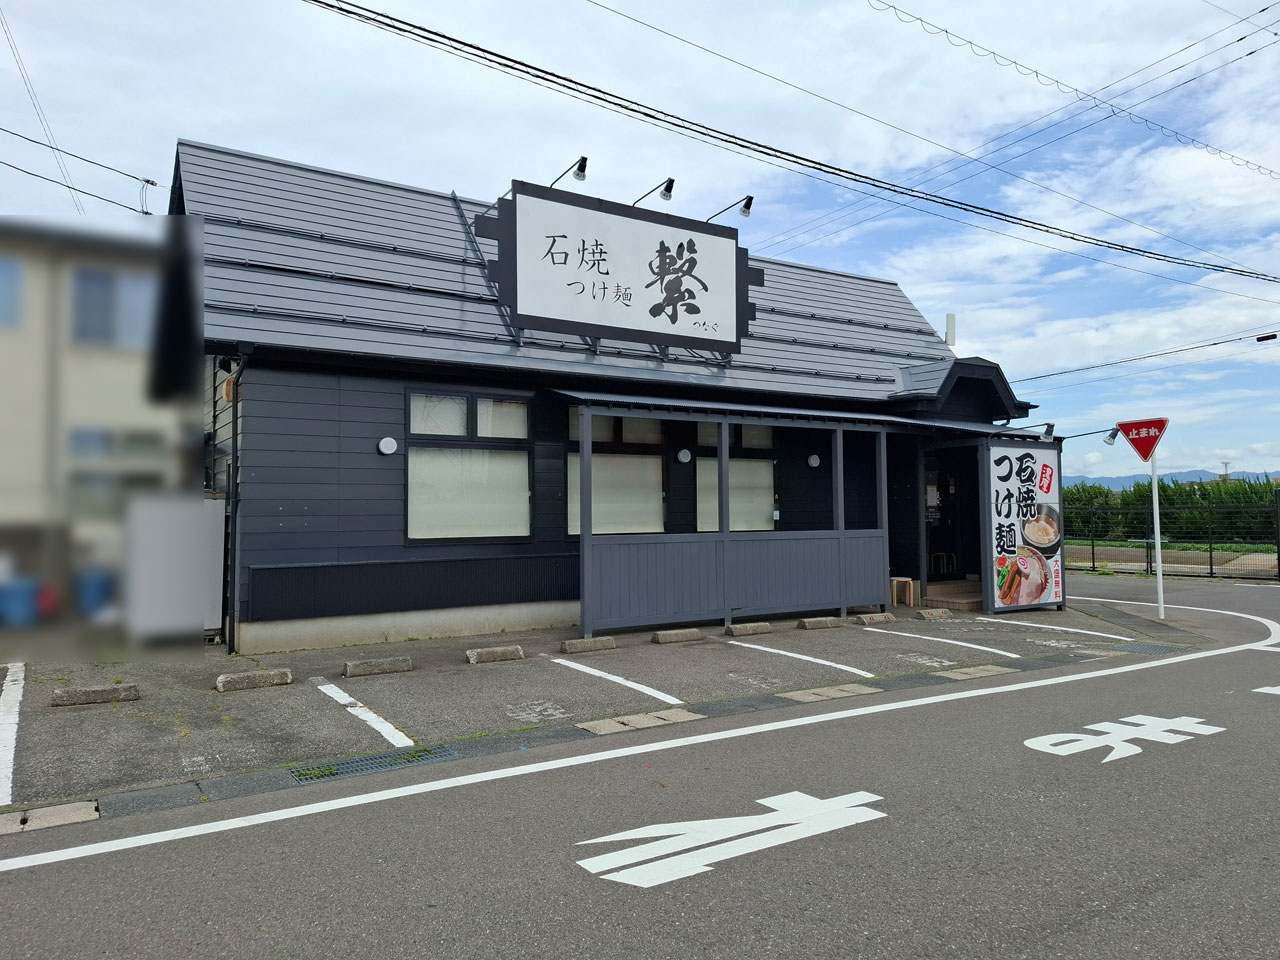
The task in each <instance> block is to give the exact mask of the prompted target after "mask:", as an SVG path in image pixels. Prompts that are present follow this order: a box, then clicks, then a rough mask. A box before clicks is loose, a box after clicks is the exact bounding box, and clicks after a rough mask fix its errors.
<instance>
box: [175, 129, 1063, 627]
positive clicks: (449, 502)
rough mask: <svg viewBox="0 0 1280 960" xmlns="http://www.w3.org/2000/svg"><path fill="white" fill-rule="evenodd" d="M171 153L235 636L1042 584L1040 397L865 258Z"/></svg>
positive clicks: (631, 218)
mask: <svg viewBox="0 0 1280 960" xmlns="http://www.w3.org/2000/svg"><path fill="white" fill-rule="evenodd" d="M173 183H174V187H173V194H172V203H171V208H170V212H171V213H185V214H198V215H199V217H200V219H201V222H202V223H201V228H200V234H199V235H200V241H199V242H200V251H201V256H200V257H199V258H198V259H199V260H200V261H201V262H202V264H203V277H202V278H201V280H202V293H201V299H202V301H203V304H204V307H203V325H204V339H205V352H206V355H207V356H206V361H207V363H206V381H205V393H206V396H207V402H206V431H207V432H206V439H207V469H206V484H205V485H206V491H207V495H208V496H212V497H222V498H225V501H226V515H227V543H226V550H225V558H226V559H225V570H226V583H225V585H224V592H225V596H226V610H225V618H224V635H225V637H226V639H227V640H228V642H229V643H230V644H231V646H232V649H234V650H237V651H239V652H244V653H250V652H255V651H263V650H283V649H291V648H301V647H318V646H329V645H338V644H347V643H357V642H366V641H367V642H374V641H382V640H384V639H390V640H395V639H403V638H408V637H419V638H426V637H432V636H449V635H453V636H457V635H471V634H481V633H496V632H500V631H502V630H508V631H510V630H517V629H527V628H534V627H548V626H562V627H563V626H569V625H572V624H579V625H581V628H582V631H583V633H584V634H586V635H590V634H591V633H593V632H594V633H602V632H605V631H611V630H626V629H629V628H640V627H649V626H657V625H666V624H691V623H705V622H724V623H729V622H731V621H733V620H742V619H749V618H764V617H771V616H778V615H784V614H796V613H803V612H830V613H840V614H844V613H845V612H847V611H848V610H849V609H850V608H854V607H871V608H875V609H879V608H881V607H883V606H884V605H886V604H889V603H890V599H891V597H890V585H891V584H890V578H891V577H893V578H904V579H909V580H911V581H913V582H914V586H915V588H916V594H915V596H916V600H917V603H919V602H920V600H921V598H922V597H928V598H930V599H931V601H932V602H934V603H935V604H937V603H947V604H950V605H954V606H960V607H961V608H970V609H977V608H981V609H987V610H1001V609H1017V608H1022V607H1026V606H1042V605H1046V604H1052V605H1060V604H1061V603H1062V598H1063V592H1062V590H1063V587H1062V571H1061V564H1060V562H1059V558H1058V555H1057V543H1058V537H1059V530H1058V525H1059V516H1060V506H1061V505H1060V491H1059V487H1058V454H1059V452H1060V444H1059V442H1058V441H1055V440H1053V439H1052V428H1051V427H1050V428H1049V429H1048V430H1045V431H1041V430H1038V429H1033V430H1027V429H1021V430H1020V429H1018V428H1015V427H1010V426H1008V424H1009V423H1010V422H1011V421H1013V420H1016V419H1019V418H1025V417H1026V416H1027V414H1028V412H1029V410H1030V409H1031V405H1030V404H1028V403H1025V402H1023V401H1020V400H1018V399H1017V398H1016V397H1015V396H1014V394H1013V391H1012V390H1011V389H1010V387H1009V384H1008V382H1007V380H1006V379H1005V377H1004V375H1003V373H1002V372H1001V370H1000V368H999V367H998V366H997V365H995V364H993V363H991V362H989V361H986V360H982V359H977V358H968V359H961V358H957V357H956V356H955V355H954V354H953V353H952V351H951V350H950V348H949V347H948V346H947V344H946V343H945V342H944V340H943V338H942V337H940V336H939V335H938V334H937V332H936V331H935V330H934V329H933V328H932V327H931V326H930V325H929V323H928V322H927V321H926V320H925V319H924V317H923V316H921V314H920V313H919V311H918V310H916V308H915V307H914V306H913V305H912V303H911V302H910V301H909V300H908V299H907V298H906V296H905V295H904V294H903V292H902V291H901V290H900V289H899V288H898V287H897V285H896V284H894V283H892V282H889V281H885V280H876V279H871V278H867V277H861V276H853V275H850V274H844V273H838V272H835V271H832V270H825V269H818V268H815V267H809V266H805V265H802V264H795V263H786V262H782V261H778V260H770V259H765V258H760V257H751V256H749V254H748V252H747V251H746V250H745V249H743V248H742V247H740V246H739V245H738V234H737V230H736V229H734V228H733V227H730V226H725V225H722V224H720V223H717V222H705V221H699V220H688V219H683V218H679V217H672V216H666V215H663V214H660V213H656V212H654V211H651V210H646V209H643V208H640V207H638V206H634V205H633V206H628V205H624V204H618V203H613V202H610V201H607V200H601V199H596V198H593V197H588V196H584V195H582V194H579V193H575V192H572V191H569V190H557V189H550V188H547V187H543V186H540V185H534V184H528V183H522V182H515V183H513V185H512V190H511V191H510V192H509V194H508V195H507V196H505V197H504V198H502V199H500V200H498V201H495V202H493V203H486V202H480V201H474V200H465V199H462V198H460V197H457V196H456V195H454V194H452V193H440V192H436V191H432V190H425V189H419V188H414V187H408V186H403V185H400V184H394V183H387V182H383V181H378V180H372V179H368V178H364V177H359V176H355V175H351V174H344V173H338V172H334V171H331V170H324V169H319V168H316V167H310V166H305V165H302V164H297V163H291V162H285V161H281V160H275V159H270V158H266V157H261V156H256V155H252V154H247V153H243V152H239V151H234V150H228V149H224V148H220V147H213V146H208V145H204V144H198V143H192V142H187V141H182V142H180V143H179V144H178V150H177V161H176V170H175V174H174V181H173ZM725 219H735V218H733V217H732V215H730V216H728V217H726V218H725ZM1029 536H1033V537H1035V538H1036V541H1035V542H1034V543H1033V541H1032V540H1031V539H1029Z"/></svg>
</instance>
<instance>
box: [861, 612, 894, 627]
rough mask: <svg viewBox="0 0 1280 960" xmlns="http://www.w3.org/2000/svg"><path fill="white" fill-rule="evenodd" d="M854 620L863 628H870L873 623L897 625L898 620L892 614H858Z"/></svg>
mask: <svg viewBox="0 0 1280 960" xmlns="http://www.w3.org/2000/svg"><path fill="white" fill-rule="evenodd" d="M854 619H856V620H857V621H858V622H859V623H860V624H862V625H863V626H864V627H866V626H870V625H871V624H873V623H897V622H898V618H897V617H895V616H894V615H893V614H892V613H860V614H858V616H857V617H855V618H854Z"/></svg>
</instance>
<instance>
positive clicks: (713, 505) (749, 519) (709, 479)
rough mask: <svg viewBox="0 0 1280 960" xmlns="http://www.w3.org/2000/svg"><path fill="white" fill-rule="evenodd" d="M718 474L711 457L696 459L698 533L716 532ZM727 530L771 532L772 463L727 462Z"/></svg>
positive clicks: (718, 506) (718, 520)
mask: <svg viewBox="0 0 1280 960" xmlns="http://www.w3.org/2000/svg"><path fill="white" fill-rule="evenodd" d="M718 481H719V470H718V469H717V461H716V460H715V459H714V458H712V457H699V458H698V532H699V533H714V532H716V531H717V530H719V529H720V499H719V491H720V484H719V482H718ZM729 529H730V530H772V529H773V461H772V460H730V461H729Z"/></svg>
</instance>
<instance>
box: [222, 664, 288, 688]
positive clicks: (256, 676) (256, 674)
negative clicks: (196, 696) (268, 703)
mask: <svg viewBox="0 0 1280 960" xmlns="http://www.w3.org/2000/svg"><path fill="white" fill-rule="evenodd" d="M291 683H293V674H292V673H291V672H289V671H288V670H284V669H281V670H250V671H249V672H247V673H224V674H221V675H220V676H219V677H218V679H217V680H215V681H214V682H213V689H215V690H217V691H218V692H219V693H228V692H229V691H232V690H257V689H258V688H259V687H283V686H287V685H288V684H291Z"/></svg>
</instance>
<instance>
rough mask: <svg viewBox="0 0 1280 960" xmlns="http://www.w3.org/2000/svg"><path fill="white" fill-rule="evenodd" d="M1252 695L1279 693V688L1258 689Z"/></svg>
mask: <svg viewBox="0 0 1280 960" xmlns="http://www.w3.org/2000/svg"><path fill="white" fill-rule="evenodd" d="M1253 692H1254V693H1280V687H1258V688H1256V689H1255V690H1254V691H1253Z"/></svg>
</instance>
